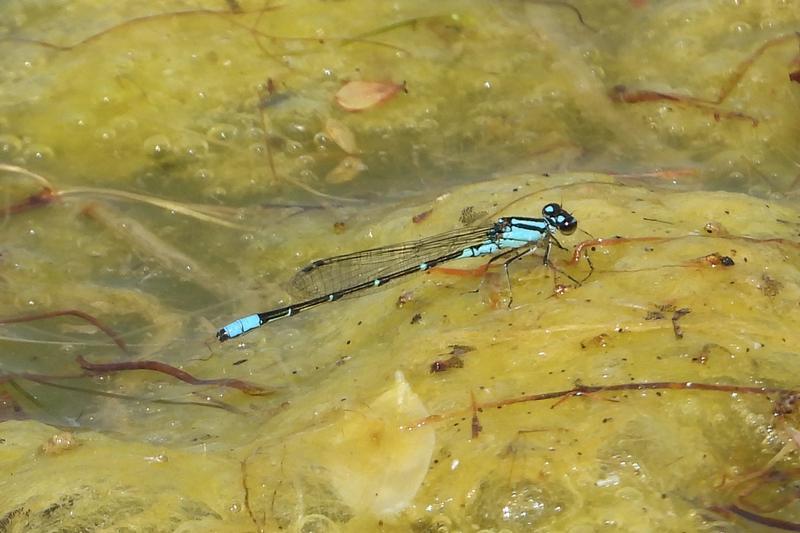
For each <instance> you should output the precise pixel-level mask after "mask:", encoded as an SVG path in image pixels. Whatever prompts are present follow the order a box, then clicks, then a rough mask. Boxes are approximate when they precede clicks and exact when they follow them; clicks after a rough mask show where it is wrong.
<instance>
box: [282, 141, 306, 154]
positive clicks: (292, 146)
mask: <svg viewBox="0 0 800 533" xmlns="http://www.w3.org/2000/svg"><path fill="white" fill-rule="evenodd" d="M283 150H284V151H285V152H286V153H287V154H299V153H301V152H302V151H303V143H299V142H297V141H287V142H286V145H284V147H283Z"/></svg>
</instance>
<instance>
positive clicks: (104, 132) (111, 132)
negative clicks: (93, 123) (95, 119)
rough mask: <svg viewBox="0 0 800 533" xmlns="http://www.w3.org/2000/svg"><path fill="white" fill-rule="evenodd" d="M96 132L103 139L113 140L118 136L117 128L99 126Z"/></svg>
mask: <svg viewBox="0 0 800 533" xmlns="http://www.w3.org/2000/svg"><path fill="white" fill-rule="evenodd" d="M94 134H95V136H96V137H97V138H98V139H99V140H101V141H113V140H114V139H116V138H117V130H115V129H114V128H98V129H97V130H96V131H95V132H94Z"/></svg>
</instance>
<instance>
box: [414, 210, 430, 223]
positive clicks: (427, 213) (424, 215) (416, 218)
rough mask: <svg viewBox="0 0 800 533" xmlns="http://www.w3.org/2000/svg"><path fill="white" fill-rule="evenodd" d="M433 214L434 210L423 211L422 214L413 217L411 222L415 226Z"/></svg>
mask: <svg viewBox="0 0 800 533" xmlns="http://www.w3.org/2000/svg"><path fill="white" fill-rule="evenodd" d="M431 213H433V209H428V210H427V211H423V212H422V213H417V214H416V215H414V216H413V217H411V222H413V223H414V224H419V223H420V222H422V221H424V220H425V219H426V218H428V217H429V216H430V215H431Z"/></svg>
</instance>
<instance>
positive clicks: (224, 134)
mask: <svg viewBox="0 0 800 533" xmlns="http://www.w3.org/2000/svg"><path fill="white" fill-rule="evenodd" d="M238 134H239V128H237V127H236V126H234V125H233V124H215V125H214V126H211V127H210V128H208V131H207V132H206V139H208V140H209V141H210V142H214V143H220V142H230V141H232V140H233V139H234V138H236V136H237V135H238Z"/></svg>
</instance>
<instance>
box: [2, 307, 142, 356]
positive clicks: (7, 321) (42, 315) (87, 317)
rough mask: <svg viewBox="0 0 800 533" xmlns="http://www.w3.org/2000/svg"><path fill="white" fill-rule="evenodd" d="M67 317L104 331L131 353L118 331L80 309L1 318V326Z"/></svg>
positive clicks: (120, 346) (124, 350) (125, 350)
mask: <svg viewBox="0 0 800 533" xmlns="http://www.w3.org/2000/svg"><path fill="white" fill-rule="evenodd" d="M67 315H70V316H75V317H78V318H80V319H83V320H85V321H87V322H89V323H90V324H92V325H93V326H94V327H96V328H97V329H99V330H100V331H102V332H103V333H105V334H106V335H108V337H109V338H110V339H111V340H112V341H114V344H116V345H117V346H119V348H120V350H122V351H123V352H125V353H130V352H129V351H128V345H127V344H125V341H124V340H122V337H120V336H119V334H118V333H117V332H116V331H114V330H113V329H111V328H110V327H108V326H106V325H105V324H103V323H102V322H100V321H99V320H98V319H97V318H95V317H93V316H92V315H90V314H88V313H84V312H83V311H80V310H79V309H61V310H59V311H50V312H49V313H39V314H35V315H24V316H19V317H14V318H0V324H17V323H19V322H32V321H34V320H44V319H46V318H55V317H59V316H67Z"/></svg>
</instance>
